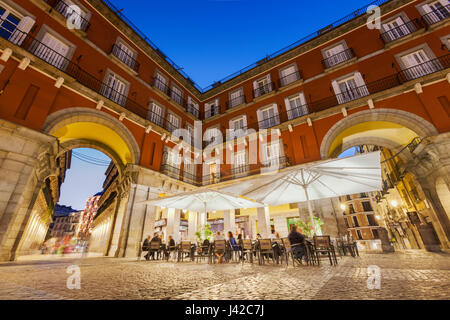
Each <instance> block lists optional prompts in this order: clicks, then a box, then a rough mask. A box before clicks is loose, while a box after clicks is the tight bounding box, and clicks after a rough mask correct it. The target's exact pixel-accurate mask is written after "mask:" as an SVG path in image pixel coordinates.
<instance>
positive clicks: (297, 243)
mask: <svg viewBox="0 0 450 320" xmlns="http://www.w3.org/2000/svg"><path fill="white" fill-rule="evenodd" d="M288 238H289V241H290V243H291V246H292V251H293V253H294V256H295V258H296V259H297V260H298V261H299V262H300V263H302V259H303V257H304V256H305V254H306V247H305V236H304V235H303V234H301V233H300V232H298V231H297V226H296V225H293V226H292V228H291V233H289V236H288Z"/></svg>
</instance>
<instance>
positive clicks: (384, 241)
mask: <svg viewBox="0 0 450 320" xmlns="http://www.w3.org/2000/svg"><path fill="white" fill-rule="evenodd" d="M378 235H379V237H380V240H381V248H382V249H383V253H392V252H395V249H394V246H393V245H392V244H391V241H390V240H389V233H388V231H387V230H386V229H385V228H380V229H378Z"/></svg>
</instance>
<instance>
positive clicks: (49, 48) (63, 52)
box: [32, 32, 70, 70]
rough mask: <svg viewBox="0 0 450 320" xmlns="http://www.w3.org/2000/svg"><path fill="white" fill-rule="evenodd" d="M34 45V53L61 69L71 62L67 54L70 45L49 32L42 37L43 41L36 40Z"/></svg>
mask: <svg viewBox="0 0 450 320" xmlns="http://www.w3.org/2000/svg"><path fill="white" fill-rule="evenodd" d="M32 46H33V48H32V51H33V54H34V55H36V56H37V57H39V58H41V59H42V60H44V61H46V62H47V63H49V64H51V65H52V66H54V67H56V68H58V69H60V70H64V69H65V68H66V67H67V65H68V64H69V60H68V59H67V56H68V54H69V51H70V46H69V45H67V44H66V43H64V42H63V41H61V40H60V39H58V38H57V37H56V36H54V35H52V34H50V33H48V32H46V33H45V34H44V36H43V37H42V39H41V43H35V42H34V43H33V45H32Z"/></svg>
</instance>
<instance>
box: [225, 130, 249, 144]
mask: <svg viewBox="0 0 450 320" xmlns="http://www.w3.org/2000/svg"><path fill="white" fill-rule="evenodd" d="M247 135H248V129H247V127H244V128H240V129H234V128H230V130H227V141H233V140H234V139H239V138H242V137H245V136H247Z"/></svg>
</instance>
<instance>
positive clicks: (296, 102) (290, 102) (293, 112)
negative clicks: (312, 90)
mask: <svg viewBox="0 0 450 320" xmlns="http://www.w3.org/2000/svg"><path fill="white" fill-rule="evenodd" d="M285 102H286V109H287V112H288V119H289V120H292V119H296V118H299V117H302V116H304V115H306V114H308V107H307V106H306V101H305V97H304V95H303V94H302V93H301V94H298V95H295V96H292V97H289V98H286V100H285Z"/></svg>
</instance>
